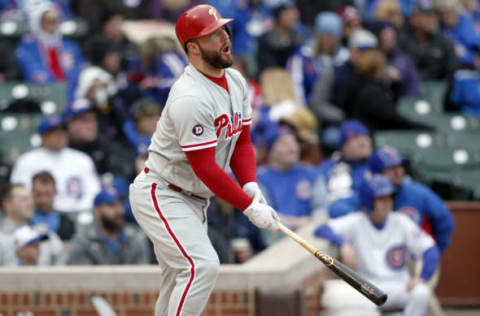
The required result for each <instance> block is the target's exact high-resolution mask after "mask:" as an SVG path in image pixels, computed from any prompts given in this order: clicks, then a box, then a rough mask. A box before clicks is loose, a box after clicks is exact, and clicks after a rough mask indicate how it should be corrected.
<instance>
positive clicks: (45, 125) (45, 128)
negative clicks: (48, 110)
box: [37, 115, 65, 136]
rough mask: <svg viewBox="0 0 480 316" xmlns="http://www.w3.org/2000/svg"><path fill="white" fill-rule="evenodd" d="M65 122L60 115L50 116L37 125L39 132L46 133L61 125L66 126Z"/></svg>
mask: <svg viewBox="0 0 480 316" xmlns="http://www.w3.org/2000/svg"><path fill="white" fill-rule="evenodd" d="M64 126H65V122H64V121H63V119H62V118H61V117H60V116H56V115H55V116H49V117H46V118H44V119H43V120H42V121H41V122H40V124H39V125H38V127H37V133H39V134H40V135H42V136H43V135H45V134H46V133H48V132H50V131H53V130H54V129H57V128H59V127H64Z"/></svg>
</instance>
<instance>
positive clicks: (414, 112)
mask: <svg viewBox="0 0 480 316" xmlns="http://www.w3.org/2000/svg"><path fill="white" fill-rule="evenodd" d="M397 109H398V112H399V113H400V114H402V115H403V116H406V117H407V118H410V119H414V120H419V119H421V117H422V116H426V115H430V114H439V113H442V112H443V109H441V108H440V107H439V106H434V105H433V104H431V103H430V102H428V101H427V100H424V99H413V98H402V99H400V100H399V101H398V105H397ZM418 117H420V118H418Z"/></svg>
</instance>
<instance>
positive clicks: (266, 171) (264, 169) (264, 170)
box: [257, 166, 271, 177]
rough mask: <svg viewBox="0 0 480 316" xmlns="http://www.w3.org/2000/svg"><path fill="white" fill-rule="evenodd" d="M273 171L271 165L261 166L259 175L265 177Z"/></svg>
mask: <svg viewBox="0 0 480 316" xmlns="http://www.w3.org/2000/svg"><path fill="white" fill-rule="evenodd" d="M270 171H271V168H270V167H269V166H261V167H259V168H258V169H257V174H258V176H259V177H265V176H267V175H268V174H269V173H270Z"/></svg>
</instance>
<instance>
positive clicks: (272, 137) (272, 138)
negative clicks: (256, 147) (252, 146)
mask: <svg viewBox="0 0 480 316" xmlns="http://www.w3.org/2000/svg"><path fill="white" fill-rule="evenodd" d="M285 135H293V132H292V130H291V129H290V128H288V127H286V126H275V127H273V128H270V129H268V130H267V131H266V132H265V146H266V147H267V151H270V150H271V149H272V147H273V145H274V144H275V142H276V141H277V140H278V139H279V138H280V137H282V136H285Z"/></svg>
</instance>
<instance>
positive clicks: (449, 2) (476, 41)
mask: <svg viewBox="0 0 480 316" xmlns="http://www.w3.org/2000/svg"><path fill="white" fill-rule="evenodd" d="M438 11H439V15H440V23H441V25H442V32H443V34H444V35H445V36H446V37H448V38H449V39H450V40H451V41H452V43H453V45H454V47H455V53H456V56H457V59H458V61H459V62H460V63H461V64H462V65H464V66H470V67H471V66H473V63H474V59H475V53H476V50H477V49H478V48H479V47H480V34H479V32H478V31H477V30H476V29H475V24H474V21H473V18H472V16H470V15H468V14H462V13H461V4H460V3H459V2H458V1H456V0H442V1H439V4H438Z"/></svg>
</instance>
